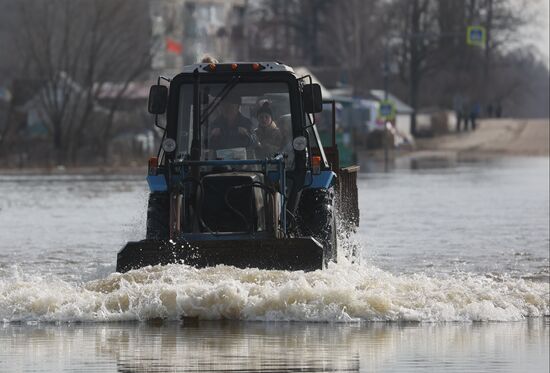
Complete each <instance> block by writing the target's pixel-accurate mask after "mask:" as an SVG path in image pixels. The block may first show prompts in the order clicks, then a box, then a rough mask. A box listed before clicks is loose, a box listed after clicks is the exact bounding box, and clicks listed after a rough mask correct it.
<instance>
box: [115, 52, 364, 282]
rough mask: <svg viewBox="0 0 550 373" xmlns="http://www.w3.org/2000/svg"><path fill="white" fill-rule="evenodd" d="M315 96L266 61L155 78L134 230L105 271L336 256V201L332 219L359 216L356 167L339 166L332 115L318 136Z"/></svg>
mask: <svg viewBox="0 0 550 373" xmlns="http://www.w3.org/2000/svg"><path fill="white" fill-rule="evenodd" d="M163 80H164V81H166V82H168V83H169V87H168V86H166V85H162V84H161V82H162V81H163ZM325 104H326V103H325ZM326 106H327V105H325V107H326ZM322 108H323V100H322V97H321V89H320V86H319V85H318V84H313V83H312V81H311V77H310V76H305V77H297V76H296V75H295V74H294V71H293V70H292V68H290V67H289V66H286V65H284V64H281V63H278V62H258V63H240V62H236V63H223V64H214V63H201V64H195V65H190V66H186V67H184V69H183V72H182V73H180V74H179V75H177V76H176V77H174V78H173V79H171V80H170V79H166V78H159V79H158V82H157V84H156V85H154V86H152V87H151V90H150V94H149V105H148V109H149V112H150V113H152V114H154V115H155V124H156V125H157V126H158V127H159V128H161V129H162V133H163V138H162V141H161V146H160V148H159V151H158V154H157V156H156V157H153V158H151V159H150V160H149V168H148V175H147V181H148V184H149V187H150V191H151V192H150V195H149V203H148V209H147V232H146V239H145V240H142V241H138V242H128V243H127V244H126V246H125V247H124V248H123V249H122V250H120V252H119V253H118V258H117V271H118V272H125V271H128V270H131V269H135V268H140V267H143V266H147V265H157V264H162V265H164V264H169V263H185V264H188V265H192V266H196V267H206V266H215V265H218V264H225V265H233V266H237V267H241V268H247V267H253V268H261V269H281V270H304V271H310V270H316V269H320V268H323V267H324V266H326V264H327V263H328V262H329V261H336V260H337V245H338V244H337V210H338V213H339V215H340V218H339V219H338V224H339V226H340V227H341V229H344V228H347V229H348V230H349V229H353V227H355V226H356V225H357V224H358V221H359V210H358V206H357V186H356V173H357V167H348V168H346V169H340V168H339V164H338V149H337V147H336V144H335V140H334V139H335V136H334V123H333V124H332V131H333V134H332V143H331V144H326V145H328V146H325V147H323V144H321V140H320V136H319V132H318V130H317V125H316V120H318V118H320V116H319V115H316V114H317V113H319V112H321V111H322ZM332 108H333V109H334V103H333V105H332ZM163 114H166V119H165V121H164V123H165V125H161V124H159V120H158V119H159V118H158V117H159V115H163ZM332 117H333V118H334V115H333V116H332ZM325 127H326V126H325ZM329 138H331V137H330V136H329ZM336 207H338V209H336Z"/></svg>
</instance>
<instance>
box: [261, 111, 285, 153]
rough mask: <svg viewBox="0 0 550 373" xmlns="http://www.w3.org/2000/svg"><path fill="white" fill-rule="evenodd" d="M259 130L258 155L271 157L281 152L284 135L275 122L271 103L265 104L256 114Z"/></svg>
mask: <svg viewBox="0 0 550 373" xmlns="http://www.w3.org/2000/svg"><path fill="white" fill-rule="evenodd" d="M256 115H257V117H258V128H257V129H256V137H257V140H258V153H259V155H260V156H263V157H270V156H272V155H273V154H275V153H278V152H280V151H281V145H282V140H283V135H282V134H281V131H280V130H279V128H278V127H277V124H276V123H275V121H273V112H272V111H271V107H270V105H269V102H264V103H263V104H262V106H261V107H260V108H259V109H258V112H257V113H256Z"/></svg>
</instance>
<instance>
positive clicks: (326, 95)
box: [294, 66, 332, 100]
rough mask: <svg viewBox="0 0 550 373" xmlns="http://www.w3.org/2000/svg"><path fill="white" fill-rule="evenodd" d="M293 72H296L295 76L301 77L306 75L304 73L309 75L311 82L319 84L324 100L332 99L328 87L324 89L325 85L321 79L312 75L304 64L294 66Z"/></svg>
mask: <svg viewBox="0 0 550 373" xmlns="http://www.w3.org/2000/svg"><path fill="white" fill-rule="evenodd" d="M294 73H295V74H296V76H297V77H298V78H301V77H302V76H306V75H309V76H311V81H312V83H317V84H319V85H320V86H321V95H322V96H323V99H324V100H330V99H332V94H331V93H330V91H329V90H328V89H326V87H325V86H324V85H323V83H321V81H320V80H319V79H318V78H317V77H316V76H315V75H313V73H312V72H311V70H309V69H308V68H307V67H305V66H298V67H295V68H294Z"/></svg>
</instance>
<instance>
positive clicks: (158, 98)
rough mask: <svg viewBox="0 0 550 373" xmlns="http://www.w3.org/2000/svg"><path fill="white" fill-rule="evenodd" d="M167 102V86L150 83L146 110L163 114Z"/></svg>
mask: <svg viewBox="0 0 550 373" xmlns="http://www.w3.org/2000/svg"><path fill="white" fill-rule="evenodd" d="M167 102H168V87H166V86H164V85H152V86H151V89H150V90H149V104H148V107H147V108H148V110H149V112H150V113H151V114H164V112H165V111H166V104H167Z"/></svg>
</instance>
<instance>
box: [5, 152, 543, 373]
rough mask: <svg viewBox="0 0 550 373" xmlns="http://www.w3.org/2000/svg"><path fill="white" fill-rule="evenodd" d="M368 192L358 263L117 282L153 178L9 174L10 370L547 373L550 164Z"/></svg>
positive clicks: (367, 182)
mask: <svg viewBox="0 0 550 373" xmlns="http://www.w3.org/2000/svg"><path fill="white" fill-rule="evenodd" d="M359 188H360V208H361V226H360V228H359V230H358V232H357V234H356V235H354V236H353V237H351V238H349V239H346V241H345V242H343V244H342V245H341V246H342V247H341V250H342V253H341V254H345V253H349V252H351V251H353V250H355V251H356V252H357V257H356V258H354V259H353V260H351V261H348V260H341V261H340V262H339V263H338V264H332V265H330V267H329V268H328V269H326V270H323V271H316V272H310V273H303V272H285V271H262V270H257V269H236V268H232V267H226V266H218V267H215V268H206V269H200V270H198V269H194V268H191V267H187V266H185V265H170V266H165V267H153V268H143V269H140V270H136V271H132V272H129V273H126V274H119V273H115V259H116V253H117V251H118V250H119V249H120V248H121V247H122V246H123V244H124V243H125V242H126V241H128V240H138V239H141V238H143V237H144V232H145V213H146V203H147V201H146V199H147V193H148V191H147V186H146V183H145V181H144V180H143V177H142V175H137V176H131V177H129V176H113V177H104V176H7V175H6V176H0V372H27V371H28V372H117V371H118V372H199V371H209V372H212V371H217V372H227V371H232V372H372V371H376V372H395V371H403V372H424V371H433V372H441V371H445V372H548V371H549V369H550V367H549V359H550V353H549V348H550V341H549V339H550V317H549V315H550V299H549V297H550V287H549V278H550V277H549V276H550V272H549V245H550V234H549V224H550V222H549V215H550V211H549V159H548V158H537V157H535V158H503V159H491V160H484V161H478V162H464V163H461V162H452V163H449V162H427V163H426V164H422V162H420V163H418V162H416V161H415V162H411V164H401V165H399V167H397V168H394V169H392V170H391V171H390V172H387V173H386V172H370V173H363V174H361V175H360V180H359ZM341 256H342V257H343V255H341Z"/></svg>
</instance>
